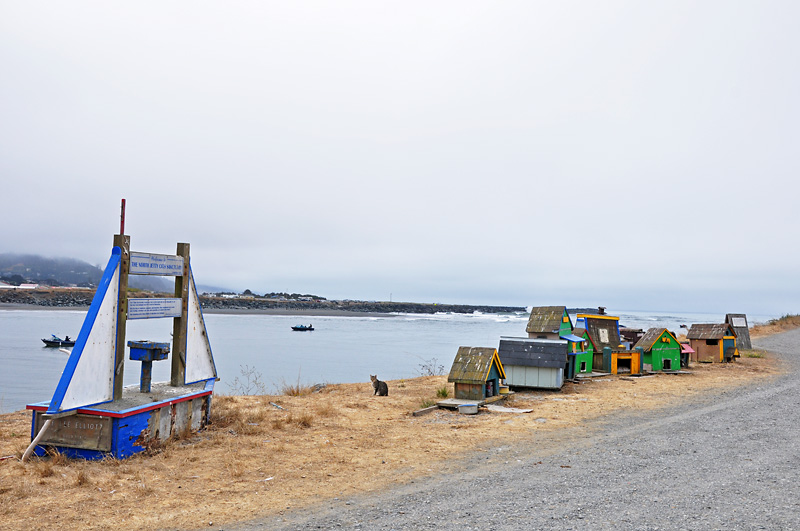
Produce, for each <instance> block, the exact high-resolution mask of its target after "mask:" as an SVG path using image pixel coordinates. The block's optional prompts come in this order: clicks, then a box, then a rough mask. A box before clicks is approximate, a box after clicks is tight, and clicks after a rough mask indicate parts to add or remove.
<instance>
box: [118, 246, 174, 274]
mask: <svg viewBox="0 0 800 531" xmlns="http://www.w3.org/2000/svg"><path fill="white" fill-rule="evenodd" d="M128 273H129V274H131V275H162V276H173V277H179V276H182V275H183V258H182V257H180V256H173V255H168V254H149V253H133V252H132V253H131V268H130V271H128Z"/></svg>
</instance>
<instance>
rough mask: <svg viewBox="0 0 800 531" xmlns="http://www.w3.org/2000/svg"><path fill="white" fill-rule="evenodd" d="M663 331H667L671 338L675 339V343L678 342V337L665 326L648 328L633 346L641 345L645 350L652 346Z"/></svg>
mask: <svg viewBox="0 0 800 531" xmlns="http://www.w3.org/2000/svg"><path fill="white" fill-rule="evenodd" d="M664 332H666V333H668V334H669V335H670V337H671V338H672V339H674V340H675V343H678V344H680V343H679V342H678V338H676V337H675V335H674V334H673V333H672V332H670V331H669V330H667V329H666V328H649V329H648V330H647V332H645V334H644V335H643V336H642V337H641V339H639V341H637V342H636V344H635V345H634V346H633V348H636V347H642V349H644V351H645V352H647V351H648V350H650V349H652V348H653V345H654V344H655V343H656V341H658V338H659V337H661V334H663V333H664Z"/></svg>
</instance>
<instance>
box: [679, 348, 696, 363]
mask: <svg viewBox="0 0 800 531" xmlns="http://www.w3.org/2000/svg"><path fill="white" fill-rule="evenodd" d="M694 353H695V352H694V349H693V348H692V346H691V345H690V344H689V343H681V367H688V366H689V360H691V359H692V358H693V357H694Z"/></svg>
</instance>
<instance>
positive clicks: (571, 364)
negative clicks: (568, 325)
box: [561, 329, 592, 380]
mask: <svg viewBox="0 0 800 531" xmlns="http://www.w3.org/2000/svg"><path fill="white" fill-rule="evenodd" d="M576 330H577V329H574V330H573V331H572V332H573V333H572V334H569V335H565V336H561V339H563V340H564V341H566V342H567V372H566V374H565V375H564V377H565V378H566V379H567V380H572V379H573V378H575V377H576V376H577V375H579V374H589V373H591V372H592V354H591V352H589V351H588V347H587V345H588V344H589V343H590V341H589V340H588V339H586V337H584V335H585V332H586V330H584V331H583V332H584V334H582V335H578V334H576V333H575V331H576Z"/></svg>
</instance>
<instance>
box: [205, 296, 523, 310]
mask: <svg viewBox="0 0 800 531" xmlns="http://www.w3.org/2000/svg"><path fill="white" fill-rule="evenodd" d="M201 304H202V305H203V308H207V309H214V310H292V311H298V310H299V311H313V310H324V311H331V310H334V311H347V312H362V313H438V312H443V313H475V312H483V313H513V312H524V311H525V308H524V307H522V306H488V305H471V304H429V303H417V302H386V301H328V300H312V301H295V300H285V301H278V300H272V299H261V298H257V297H253V298H230V299H229V298H222V297H202V298H201Z"/></svg>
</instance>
